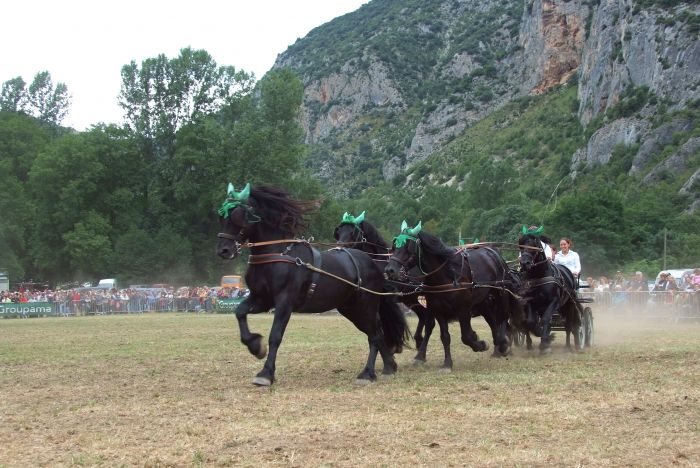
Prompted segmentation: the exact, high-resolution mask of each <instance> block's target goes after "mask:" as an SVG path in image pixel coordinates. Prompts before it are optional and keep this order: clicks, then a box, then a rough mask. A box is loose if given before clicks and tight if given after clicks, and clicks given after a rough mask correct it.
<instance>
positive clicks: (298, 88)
mask: <svg viewBox="0 0 700 468" xmlns="http://www.w3.org/2000/svg"><path fill="white" fill-rule="evenodd" d="M121 77H122V89H121V93H120V96H119V104H120V106H121V107H122V109H123V110H124V122H123V124H121V125H104V124H95V125H94V126H92V127H91V128H90V129H88V130H85V131H75V130H73V129H70V128H66V127H63V126H61V121H62V119H63V117H64V116H65V113H66V111H67V107H68V106H69V100H68V99H67V89H66V87H65V85H63V84H61V83H59V84H56V85H53V83H52V82H51V77H50V74H49V73H48V72H42V73H39V74H37V76H36V77H35V79H34V81H33V82H32V83H31V85H29V86H27V85H26V83H25V82H24V80H23V79H22V78H21V77H18V78H15V79H13V80H10V81H7V82H5V83H4V84H3V88H2V96H1V97H0V180H2V184H0V213H2V223H1V224H0V270H6V271H8V273H9V274H10V277H11V278H12V281H13V282H16V281H21V280H25V281H29V280H33V281H40V282H47V283H50V284H52V285H59V284H62V283H67V282H72V281H75V282H85V281H94V280H95V279H97V278H102V277H118V278H119V279H120V281H121V282H122V283H123V284H129V283H154V282H168V283H172V284H193V283H212V284H213V283H215V282H216V280H217V278H219V277H220V276H221V275H222V274H226V273H234V272H242V271H243V270H244V268H245V264H244V262H236V263H227V262H222V261H221V260H220V259H219V258H218V257H216V255H215V254H214V246H215V243H216V233H217V232H218V218H217V213H216V209H217V208H218V206H219V205H220V204H221V202H222V200H223V198H224V196H225V190H226V185H227V184H228V182H232V183H233V184H234V185H235V186H236V187H239V186H243V185H245V183H248V182H250V183H251V184H253V185H255V184H270V185H275V186H279V187H283V188H285V189H287V190H289V191H290V192H292V193H293V194H295V195H296V196H298V197H300V198H304V199H317V200H319V201H321V203H320V208H319V210H318V212H316V213H315V214H314V215H313V217H312V219H311V223H310V228H309V232H308V233H305V235H307V236H313V237H314V238H315V239H317V240H319V241H331V240H332V239H331V237H332V232H333V228H334V227H335V226H336V225H337V224H338V222H339V220H340V218H341V216H342V214H343V212H345V211H350V212H352V213H354V214H358V213H359V212H360V211H363V210H366V211H367V219H368V220H370V221H372V222H373V223H374V224H376V225H377V226H378V227H379V228H380V230H381V232H382V233H383V234H384V235H385V236H386V237H387V238H391V237H393V236H395V235H396V234H397V232H396V231H397V230H398V228H399V225H400V224H401V221H402V220H404V219H406V220H408V222H409V223H413V224H415V223H416V222H417V221H418V220H421V221H422V222H423V226H424V229H426V230H428V231H430V232H433V233H435V234H438V235H440V236H442V238H443V239H444V240H445V242H447V243H451V244H454V245H456V244H457V243H458V241H459V238H460V237H461V238H463V239H467V241H471V240H473V239H475V238H478V239H479V240H481V241H500V242H514V241H515V240H516V239H517V232H518V230H519V228H520V226H522V224H524V223H525V224H543V225H544V226H545V232H546V233H547V234H548V235H550V236H552V237H557V236H567V237H571V238H573V239H574V241H575V250H577V251H578V252H579V253H580V255H581V257H582V261H583V262H584V269H585V270H587V273H590V274H605V273H609V272H610V271H612V270H613V269H616V268H624V269H628V270H632V269H642V270H644V271H645V272H648V273H649V274H651V273H654V274H655V272H656V271H658V269H659V268H661V267H662V266H663V261H664V260H666V262H667V264H668V267H669V268H672V267H691V266H698V265H696V264H697V263H699V262H698V259H700V218H699V217H698V216H697V214H695V213H692V212H686V211H685V209H684V208H683V207H684V206H686V205H685V200H684V199H683V197H682V196H681V195H679V194H678V187H677V186H676V185H675V183H674V181H673V180H661V181H659V183H657V184H654V185H653V186H644V185H641V184H640V183H639V180H638V179H635V178H634V177H632V176H629V175H628V173H627V171H628V169H629V167H628V165H629V161H630V158H629V157H628V156H626V154H627V153H629V152H630V151H631V150H630V149H629V148H625V147H621V148H619V149H618V150H617V151H618V152H619V153H620V154H619V155H618V156H619V157H616V158H615V161H617V162H616V163H615V164H611V165H606V166H601V167H596V168H591V169H586V170H583V171H580V173H578V174H576V175H575V177H574V176H572V174H571V172H570V167H569V162H570V158H571V154H572V153H573V151H574V150H575V149H576V148H577V147H579V146H580V145H581V142H582V141H584V136H585V134H586V132H587V131H590V128H588V129H585V128H583V127H582V126H581V124H580V123H579V122H578V120H577V118H576V109H577V107H578V103H577V100H576V99H577V98H576V92H575V83H572V84H568V85H563V86H560V87H558V88H557V89H555V90H553V91H551V92H549V93H547V94H545V95H543V96H532V97H524V98H520V99H518V100H515V101H513V102H511V103H510V104H507V105H506V106H504V107H503V108H501V109H500V110H498V111H496V112H494V113H493V114H491V115H490V116H489V117H487V118H485V119H483V120H482V121H481V122H479V123H477V124H475V125H474V126H472V127H470V128H467V129H466V130H465V132H464V134H463V135H462V136H460V137H458V138H456V139H455V140H454V141H453V142H452V143H451V144H450V145H448V146H447V147H446V148H444V149H443V150H441V151H439V152H437V153H436V154H434V155H432V156H431V157H430V158H428V159H426V160H425V161H423V162H421V163H419V164H416V165H415V166H413V167H410V168H409V169H408V170H406V171H405V172H403V173H401V174H399V175H397V176H395V177H393V178H392V179H391V180H387V181H384V182H381V183H379V184H376V185H374V186H370V187H368V188H367V189H365V190H364V191H362V192H361V193H354V194H352V196H351V197H346V198H337V196H334V195H331V194H332V193H334V191H333V190H331V189H332V187H330V186H329V184H328V183H325V185H324V184H323V183H321V182H320V179H319V178H317V177H316V176H315V171H316V170H318V167H315V166H314V165H313V164H311V163H310V161H312V160H311V159H310V155H311V153H312V151H311V150H310V147H309V146H308V145H306V144H305V143H304V131H303V129H302V128H301V126H300V123H299V110H300V108H301V104H302V98H303V87H302V84H301V81H300V79H299V77H298V76H297V75H296V74H295V73H294V72H292V71H290V70H289V69H285V68H275V69H273V70H272V71H270V72H269V73H268V74H266V75H265V76H264V77H263V78H262V79H261V80H260V81H257V82H255V81H254V80H253V79H252V78H251V76H250V75H249V74H247V73H246V72H244V71H242V70H236V69H235V68H234V67H232V66H220V65H218V64H217V63H216V62H215V60H214V59H213V58H212V57H211V56H210V55H209V54H208V53H207V52H206V51H203V50H192V49H189V48H186V49H182V50H181V51H180V54H179V56H177V57H174V58H168V57H166V56H164V55H159V56H157V57H153V58H149V59H147V60H144V61H143V62H142V63H140V64H137V63H135V62H131V63H130V64H125V65H124V66H123V68H122V71H121ZM640 96H641V97H640ZM648 98H649V96H646V95H645V94H644V91H643V90H642V91H640V92H637V93H636V94H634V93H632V94H630V96H628V97H627V98H626V99H623V100H622V101H621V103H620V105H619V107H618V108H616V109H617V110H616V112H628V113H629V112H632V113H633V112H635V111H636V110H637V108H638V107H639V103H638V102H637V101H638V100H640V99H641V100H644V99H648ZM635 100H637V101H635ZM683 112H685V114H684V118H687V119H690V120H691V121H692V122H693V125H692V128H691V130H689V131H687V132H685V133H684V134H679V135H677V136H676V137H675V139H674V142H673V143H672V144H671V145H670V146H669V147H668V148H664V150H663V151H666V152H670V151H672V150H673V148H677V147H678V146H679V145H681V144H682V143H683V142H685V141H687V140H688V138H691V137H692V136H695V135H696V134H697V132H698V130H697V126H696V124H695V122H697V113H698V112H700V110H699V109H698V106H697V105H695V106H691V107H690V108H688V109H686V110H685V111H683ZM674 118H678V115H677V114H672V113H669V114H667V115H663V116H660V117H659V121H660V122H661V121H662V120H663V119H666V120H668V119H674ZM592 125H596V123H593V124H592ZM674 145H675V146H674ZM625 152H627V153H625ZM362 156H363V155H362V154H358V161H360V162H361V160H362ZM368 169H369V168H367V167H363V166H362V165H361V164H360V165H358V167H357V170H356V171H355V172H354V173H353V175H352V176H353V177H356V178H357V179H358V180H360V179H361V178H362V177H363V173H364V172H366V171H367V170H368ZM375 169H376V168H375ZM455 177H456V178H459V179H463V180H465V181H466V182H464V183H462V184H450V183H449V180H450V179H452V178H455ZM610 181H613V183H612V184H611V183H610ZM664 245H666V250H665V251H664ZM664 255H665V258H664ZM587 267H588V268H587Z"/></svg>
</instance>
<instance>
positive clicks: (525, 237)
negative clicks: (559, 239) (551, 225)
mask: <svg viewBox="0 0 700 468" xmlns="http://www.w3.org/2000/svg"><path fill="white" fill-rule="evenodd" d="M530 239H534V240H535V241H541V242H544V243H545V244H547V245H550V244H551V243H552V239H550V238H549V237H547V236H538V235H535V234H523V235H522V236H520V238H519V239H518V245H530V244H526V241H529V240H530ZM534 244H535V245H537V246H539V244H538V243H534ZM531 247H534V245H531Z"/></svg>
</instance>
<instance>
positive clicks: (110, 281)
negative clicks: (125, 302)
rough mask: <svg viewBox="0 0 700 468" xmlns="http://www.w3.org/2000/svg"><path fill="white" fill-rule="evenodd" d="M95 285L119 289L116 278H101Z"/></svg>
mask: <svg viewBox="0 0 700 468" xmlns="http://www.w3.org/2000/svg"><path fill="white" fill-rule="evenodd" d="M97 287H98V288H100V289H119V285H118V283H117V280H116V279H114V278H106V279H101V280H100V282H99V283H97Z"/></svg>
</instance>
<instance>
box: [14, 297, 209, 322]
mask: <svg viewBox="0 0 700 468" xmlns="http://www.w3.org/2000/svg"><path fill="white" fill-rule="evenodd" d="M32 304H38V303H32V302H27V303H23V304H22V305H24V306H25V307H28V306H32ZM42 304H50V305H51V313H44V314H42V315H44V316H50V315H52V316H57V317H70V316H77V315H107V314H140V313H144V312H204V313H212V312H215V309H216V298H212V297H206V298H203V299H200V298H198V297H155V296H142V295H134V296H131V297H129V298H125V299H114V298H107V297H102V296H95V297H85V298H81V299H80V300H79V301H78V300H75V301H74V300H72V299H71V298H70V297H67V298H64V299H60V300H53V301H48V302H46V303H42ZM5 305H6V306H12V305H14V306H19V304H13V303H8V304H5ZM8 310H9V308H8ZM0 316H7V317H10V316H13V317H14V316H16V317H27V316H32V315H27V314H25V313H17V314H14V313H13V314H6V315H3V314H0Z"/></svg>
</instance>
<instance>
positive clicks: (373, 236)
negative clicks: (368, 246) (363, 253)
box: [360, 221, 389, 250]
mask: <svg viewBox="0 0 700 468" xmlns="http://www.w3.org/2000/svg"><path fill="white" fill-rule="evenodd" d="M360 229H362V232H363V233H364V236H365V239H366V240H367V242H370V243H372V244H376V245H378V246H380V247H382V248H384V249H387V250H389V244H387V243H386V241H385V240H384V239H383V238H382V236H381V234H379V231H377V228H376V227H374V225H373V224H371V223H368V222H367V221H362V222H361V223H360Z"/></svg>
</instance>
